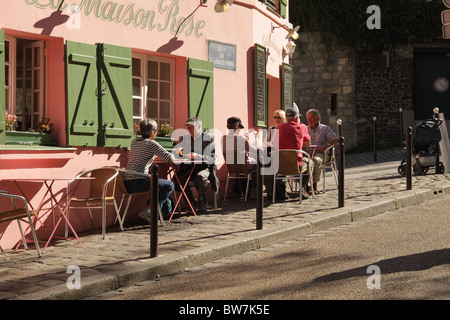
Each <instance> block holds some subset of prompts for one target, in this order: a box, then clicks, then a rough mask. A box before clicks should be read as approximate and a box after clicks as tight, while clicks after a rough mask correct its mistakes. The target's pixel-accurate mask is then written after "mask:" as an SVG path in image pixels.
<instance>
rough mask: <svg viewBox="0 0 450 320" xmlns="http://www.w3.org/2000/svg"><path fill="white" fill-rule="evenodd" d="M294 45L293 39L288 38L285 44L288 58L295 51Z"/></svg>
mask: <svg viewBox="0 0 450 320" xmlns="http://www.w3.org/2000/svg"><path fill="white" fill-rule="evenodd" d="M295 47H296V45H295V43H294V41H292V40H290V39H289V40H288V43H287V45H286V53H287V54H288V55H289V57H290V58H292V55H293V54H294V52H295Z"/></svg>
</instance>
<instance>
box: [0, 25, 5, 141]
mask: <svg viewBox="0 0 450 320" xmlns="http://www.w3.org/2000/svg"><path fill="white" fill-rule="evenodd" d="M5 104H6V98H5V32H4V31H3V30H0V144H5V141H6V138H5V137H6V133H5V109H6V108H5Z"/></svg>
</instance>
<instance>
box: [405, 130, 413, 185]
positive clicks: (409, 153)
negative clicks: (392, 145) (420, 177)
mask: <svg viewBox="0 0 450 320" xmlns="http://www.w3.org/2000/svg"><path fill="white" fill-rule="evenodd" d="M411 132H412V128H411V127H408V128H407V129H406V153H405V157H406V190H411V189H412V173H411V171H412V170H411V156H412V146H411Z"/></svg>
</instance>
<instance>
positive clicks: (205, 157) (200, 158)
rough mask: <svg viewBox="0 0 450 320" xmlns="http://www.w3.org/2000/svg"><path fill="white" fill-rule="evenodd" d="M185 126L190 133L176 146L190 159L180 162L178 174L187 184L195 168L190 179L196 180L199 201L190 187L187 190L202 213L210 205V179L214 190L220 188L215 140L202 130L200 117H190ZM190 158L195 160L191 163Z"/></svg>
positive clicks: (182, 181) (176, 187)
mask: <svg viewBox="0 0 450 320" xmlns="http://www.w3.org/2000/svg"><path fill="white" fill-rule="evenodd" d="M185 127H186V129H187V130H188V131H189V134H188V135H184V136H182V137H181V139H180V142H179V143H178V145H177V146H175V150H176V152H178V153H180V152H182V153H183V157H184V158H185V159H188V160H187V161H185V162H183V163H181V164H180V169H179V171H178V173H177V175H178V177H179V178H180V183H181V184H182V185H185V183H186V180H187V178H188V176H189V173H190V172H191V170H192V169H193V171H192V174H191V178H190V181H193V182H194V185H195V188H196V189H197V191H198V201H196V200H195V199H194V196H193V194H192V191H191V189H190V188H186V189H185V192H186V195H187V197H188V198H189V201H190V202H191V204H192V205H195V204H198V212H199V213H202V212H205V211H206V210H207V207H208V200H207V198H206V191H207V187H208V180H209V181H210V183H211V187H212V188H213V190H215V191H217V190H218V189H219V179H218V178H217V177H216V165H215V161H216V151H215V142H214V138H213V137H212V136H211V135H209V134H208V133H205V132H202V123H201V121H200V120H199V119H198V118H195V117H192V118H189V119H188V120H187V121H186V123H185ZM189 160H193V161H195V162H192V163H191V162H189ZM175 189H176V190H177V191H179V192H181V187H180V185H178V184H177V185H175Z"/></svg>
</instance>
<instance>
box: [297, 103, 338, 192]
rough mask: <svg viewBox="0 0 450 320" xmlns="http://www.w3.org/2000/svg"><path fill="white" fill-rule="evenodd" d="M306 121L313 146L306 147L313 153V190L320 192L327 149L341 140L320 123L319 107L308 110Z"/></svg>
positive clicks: (306, 149)
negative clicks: (319, 186) (319, 183)
mask: <svg viewBox="0 0 450 320" xmlns="http://www.w3.org/2000/svg"><path fill="white" fill-rule="evenodd" d="M306 121H307V122H308V133H309V136H310V137H311V146H310V147H308V148H304V149H305V151H306V152H308V153H309V154H310V155H311V159H312V160H313V163H312V175H313V186H312V187H313V190H309V193H312V192H314V194H318V193H319V190H318V189H317V183H318V182H319V181H320V175H321V172H322V169H323V162H324V159H325V150H326V149H327V148H329V147H331V146H333V145H335V144H337V143H338V142H339V140H338V137H337V135H336V133H334V131H333V130H332V129H331V128H330V127H329V126H327V125H325V124H322V123H320V112H319V110H317V109H310V110H308V111H307V112H306Z"/></svg>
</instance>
